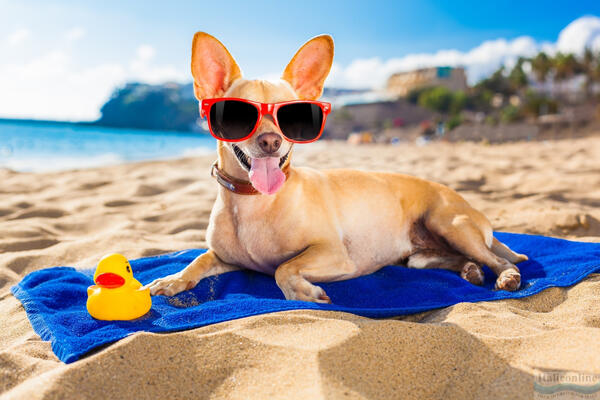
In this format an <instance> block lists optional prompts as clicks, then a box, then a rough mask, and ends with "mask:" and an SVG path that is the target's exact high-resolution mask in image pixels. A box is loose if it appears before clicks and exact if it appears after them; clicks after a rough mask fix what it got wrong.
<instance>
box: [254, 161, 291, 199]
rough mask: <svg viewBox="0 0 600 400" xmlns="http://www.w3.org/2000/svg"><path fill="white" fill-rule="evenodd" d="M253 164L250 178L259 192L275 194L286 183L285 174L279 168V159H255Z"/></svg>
mask: <svg viewBox="0 0 600 400" xmlns="http://www.w3.org/2000/svg"><path fill="white" fill-rule="evenodd" d="M251 164H252V165H251V168H250V173H249V174H248V176H249V177H250V182H252V186H254V188H255V189H256V190H258V191H259V192H261V193H263V194H273V193H275V192H277V191H278V190H279V189H280V188H281V186H282V185H283V183H284V182H285V174H284V173H283V172H282V171H281V168H279V157H264V158H253V159H252V161H251Z"/></svg>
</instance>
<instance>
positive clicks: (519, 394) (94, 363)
mask: <svg viewBox="0 0 600 400" xmlns="http://www.w3.org/2000/svg"><path fill="white" fill-rule="evenodd" d="M213 159H214V156H206V157H198V158H188V159H180V160H174V161H160V162H145V163H138V164H127V165H119V166H112V167H105V168H98V169H89V170H81V171H69V172H60V173H47V174H31V173H17V172H12V171H8V170H0V182H2V184H1V185H0V233H1V234H0V315H1V317H0V392H1V393H3V394H2V395H0V398H7V399H12V398H24V399H37V398H52V399H54V398H56V399H59V398H60V399H62V398H158V397H164V398H232V399H246V398H257V399H267V398H281V399H307V398H311V399H318V398H369V399H371V398H373V399H375V398H382V399H390V398H414V399H424V398H461V399H476V398H486V397H489V398H511V399H513V398H523V399H525V398H532V397H533V395H534V391H533V383H534V380H535V377H536V376H537V375H539V374H540V373H541V372H544V371H551V370H560V371H571V372H586V373H597V374H600V346H598V343H600V275H592V276H591V277H589V278H587V279H585V280H584V281H583V282H581V283H580V284H578V285H575V286H573V287H570V288H564V289H561V288H552V289H548V290H546V291H544V292H542V293H540V294H538V295H535V296H532V297H529V298H526V299H521V300H508V301H496V302H483V303H476V304H468V303H461V304H457V305H455V306H453V307H448V308H444V309H440V310H435V311H430V312H426V313H421V314H417V315H413V316H408V317H400V318H397V319H387V320H373V319H368V318H362V317H357V316H354V315H351V314H344V313H337V312H316V311H293V312H283V313H275V314H268V315H262V316H256V317H251V318H245V319H241V320H236V321H229V322H225V323H221V324H216V325H212V326H208V327H204V328H200V329H194V330H190V331H186V332H180V333H173V334H150V333H139V334H136V335H133V336H131V337H128V338H126V339H124V340H121V341H119V342H118V343H116V344H113V345H111V346H108V347H106V348H104V349H102V350H100V351H98V352H96V353H95V354H93V355H91V356H89V357H87V358H84V359H82V360H81V361H78V362H75V363H73V364H70V365H65V364H63V363H61V362H60V361H58V360H57V359H56V357H55V356H54V354H53V353H52V351H51V349H50V345H49V343H47V342H43V341H41V340H40V338H39V337H38V336H37V335H36V334H35V333H34V332H33V330H32V328H31V325H30V324H29V321H28V320H27V317H26V315H25V312H24V310H23V308H22V307H21V305H20V303H19V302H18V301H17V300H16V299H15V298H14V297H13V296H12V294H10V287H11V286H12V285H13V284H15V283H17V282H18V281H19V280H20V279H21V278H22V277H23V276H24V275H26V274H27V273H28V272H31V271H34V270H36V269H40V268H45V267H50V266H53V265H76V266H79V267H93V266H94V265H95V263H96V262H97V260H98V259H99V258H100V257H101V256H102V255H104V254H106V253H109V252H121V253H123V254H125V255H126V256H127V257H129V258H136V257H142V256H150V255H155V254H160V253H164V252H170V251H176V250H181V249H187V248H192V247H202V246H205V242H204V239H205V230H206V226H207V224H208V217H209V213H210V208H211V205H212V203H213V200H214V197H215V194H216V183H215V182H214V181H213V180H212V179H211V178H210V177H209V174H208V170H209V166H210V164H211V163H212V161H213ZM293 162H294V164H296V165H310V166H313V167H316V168H329V167H340V166H344V167H354V168H359V169H365V170H391V171H398V172H404V173H409V174H413V175H417V176H421V177H425V178H428V179H432V180H435V181H438V182H442V183H445V184H448V185H449V186H451V187H453V188H455V189H457V190H458V191H459V192H460V193H461V194H463V195H464V196H465V197H466V198H467V199H468V200H469V201H470V202H471V203H472V204H473V205H474V206H476V207H477V208H479V209H481V210H482V211H484V212H485V213H486V214H487V215H488V217H489V218H490V220H491V221H492V223H493V224H494V226H495V228H496V229H497V230H503V231H512V232H525V233H536V234H544V235H551V236H556V237H564V238H570V239H577V240H586V241H596V242H598V241H600V207H599V206H600V137H599V136H596V137H590V138H585V139H576V140H571V141H554V142H535V143H515V144H503V145H487V146H486V145H482V144H474V143H458V144H452V145H450V144H444V143H439V144H431V145H427V146H422V147H419V146H416V145H401V146H397V147H385V146H381V145H373V146H351V145H347V144H344V143H326V142H317V143H314V144H312V145H310V146H306V147H304V148H301V149H298V151H297V152H296V154H295V157H294V160H293Z"/></svg>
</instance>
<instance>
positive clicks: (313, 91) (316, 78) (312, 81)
mask: <svg viewBox="0 0 600 400" xmlns="http://www.w3.org/2000/svg"><path fill="white" fill-rule="evenodd" d="M332 63H333V39H332V38H331V36H329V35H321V36H317V37H314V38H312V39H311V40H309V41H308V42H306V43H305V44H304V45H303V46H302V47H300V50H298V51H297V52H296V54H295V55H294V58H292V61H290V63H289V64H288V65H287V67H285V71H284V72H283V76H282V78H283V79H284V80H286V81H288V82H289V83H290V84H291V85H292V87H293V88H294V90H295V91H296V94H297V95H298V96H300V98H301V99H302V100H316V99H318V98H319V97H321V93H322V92H323V84H324V83H325V78H327V75H328V74H329V70H330V69H331V64H332Z"/></svg>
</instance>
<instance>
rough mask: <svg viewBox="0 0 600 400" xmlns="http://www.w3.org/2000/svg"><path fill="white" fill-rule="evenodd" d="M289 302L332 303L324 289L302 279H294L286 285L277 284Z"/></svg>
mask: <svg viewBox="0 0 600 400" xmlns="http://www.w3.org/2000/svg"><path fill="white" fill-rule="evenodd" d="M277 284H278V285H279V287H280V289H281V290H282V291H283V294H284V295H285V298H286V299H287V300H300V301H310V302H313V303H328V304H330V303H331V299H330V298H329V296H327V293H325V291H324V290H323V288H321V287H319V286H316V285H313V284H312V283H310V282H309V281H307V280H306V279H304V278H302V277H292V278H291V279H289V280H288V281H287V282H285V283H284V284H279V282H278V283H277Z"/></svg>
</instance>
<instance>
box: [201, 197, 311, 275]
mask: <svg viewBox="0 0 600 400" xmlns="http://www.w3.org/2000/svg"><path fill="white" fill-rule="evenodd" d="M215 208H216V209H213V213H212V214H211V221H210V224H209V227H208V230H207V241H208V243H209V246H210V247H211V248H212V249H213V250H215V252H216V253H217V255H218V256H219V257H220V258H221V259H223V261H225V262H227V263H230V264H235V265H239V266H241V267H245V268H248V269H252V270H255V271H259V272H263V273H267V274H274V273H275V270H276V269H277V267H278V266H279V265H280V264H282V263H283V262H285V261H287V260H289V259H290V258H292V257H294V256H295V255H296V254H297V253H298V252H299V250H301V249H299V250H298V249H295V248H294V246H293V243H292V242H291V241H288V240H282V239H284V236H285V235H286V232H282V231H281V228H280V227H279V225H277V224H273V223H272V221H271V219H272V218H273V216H272V215H271V214H269V213H266V212H265V210H262V209H260V208H252V207H239V206H236V205H230V206H229V207H227V208H224V207H223V208H220V207H216V206H215ZM278 227H279V228H278ZM288 233H289V232H288Z"/></svg>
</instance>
